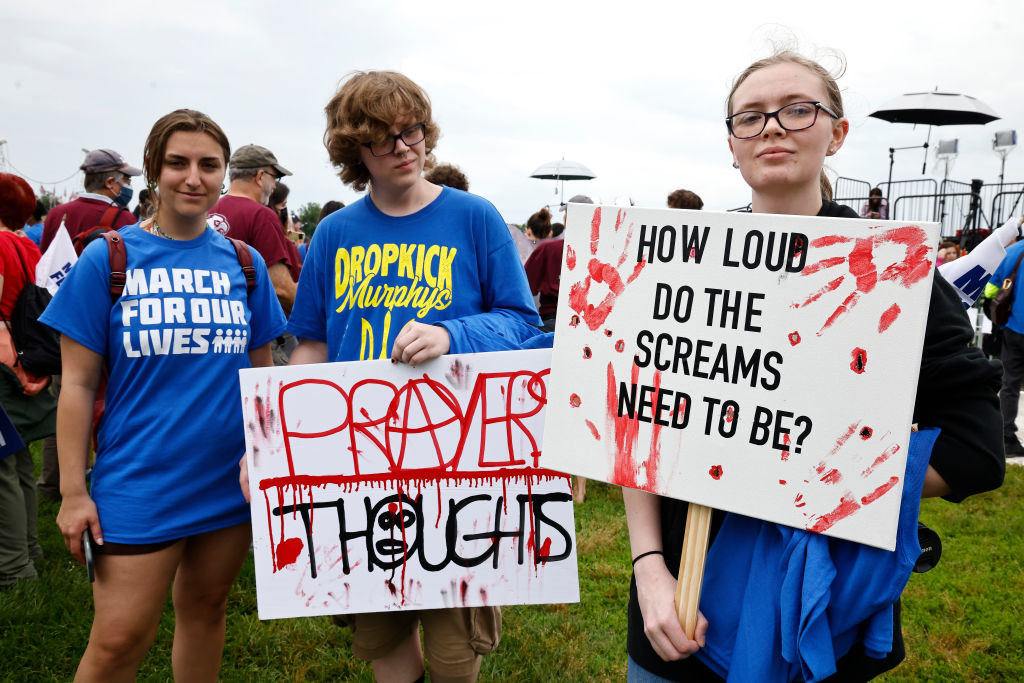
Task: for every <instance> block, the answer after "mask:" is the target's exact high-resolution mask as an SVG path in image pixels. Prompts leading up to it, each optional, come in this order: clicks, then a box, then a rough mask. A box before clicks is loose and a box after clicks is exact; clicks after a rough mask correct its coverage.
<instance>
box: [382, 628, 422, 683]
mask: <svg viewBox="0 0 1024 683" xmlns="http://www.w3.org/2000/svg"><path fill="white" fill-rule="evenodd" d="M422 675H423V650H422V648H421V647H420V630H419V628H416V629H413V631H412V633H410V634H409V637H408V638H406V639H405V640H403V641H402V642H400V643H399V644H398V645H396V646H395V649H394V650H392V651H391V652H389V653H388V654H387V655H385V656H383V657H381V658H379V659H375V660H373V676H374V678H376V679H377V680H378V681H381V683H412V682H413V681H415V680H416V679H418V678H419V677H420V676H422Z"/></svg>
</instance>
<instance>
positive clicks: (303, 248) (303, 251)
mask: <svg viewBox="0 0 1024 683" xmlns="http://www.w3.org/2000/svg"><path fill="white" fill-rule="evenodd" d="M297 249H298V252H299V256H301V257H302V260H303V261H305V260H306V250H307V249H309V245H308V244H306V243H305V242H303V243H302V244H300V245H299V246H298V247H297Z"/></svg>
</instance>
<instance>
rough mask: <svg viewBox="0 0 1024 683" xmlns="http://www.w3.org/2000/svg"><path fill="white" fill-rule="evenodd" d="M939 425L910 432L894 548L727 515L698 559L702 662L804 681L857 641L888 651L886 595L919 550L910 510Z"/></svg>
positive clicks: (745, 674) (879, 652) (751, 676)
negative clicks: (704, 626) (701, 564)
mask: <svg viewBox="0 0 1024 683" xmlns="http://www.w3.org/2000/svg"><path fill="white" fill-rule="evenodd" d="M939 431H940V430H938V429H926V430H921V431H918V432H915V433H914V434H912V435H911V437H910V450H909V453H908V455H907V470H906V475H905V477H904V481H903V496H902V499H901V503H900V517H899V527H898V531H897V540H896V549H895V551H893V552H889V551H887V550H882V549H879V548H873V547H870V546H866V545H861V544H859V543H853V542H851V541H844V540H840V539H835V538H830V537H828V536H824V535H821V534H815V533H812V532H808V531H804V530H801V529H794V528H791V527H785V526H781V525H778V524H773V523H771V522H764V521H761V520H756V519H752V518H750V517H744V516H742V515H735V514H729V515H727V516H726V518H725V521H724V522H723V524H722V528H721V530H720V531H719V533H718V536H717V537H716V538H715V542H714V544H713V545H712V547H711V550H710V551H709V553H708V557H707V562H706V566H705V572H704V577H705V578H704V587H703V591H702V595H701V604H700V608H701V611H702V612H703V613H704V615H705V616H706V617H707V619H708V624H709V625H708V632H707V646H706V647H705V648H703V649H702V650H700V651H699V652H698V653H697V656H698V657H699V658H700V659H701V661H703V662H704V663H705V664H707V665H708V666H709V667H710V668H711V669H713V670H714V671H715V673H717V674H718V675H720V676H722V677H727V678H728V679H729V680H736V681H747V680H757V681H780V682H782V681H792V680H797V679H802V680H804V681H807V682H808V683H811V682H813V681H819V680H822V679H824V678H827V677H828V676H831V675H832V674H833V673H835V671H836V666H835V663H836V660H838V659H839V658H840V657H842V656H843V655H844V654H846V653H847V652H849V650H850V648H851V647H852V646H853V645H854V643H856V642H862V643H863V644H864V647H865V651H866V652H867V653H868V654H869V655H870V656H873V657H878V658H881V657H884V656H885V655H886V654H888V652H889V650H890V649H891V648H892V641H893V616H892V615H893V604H894V603H895V602H896V601H897V600H898V599H899V596H900V594H901V593H902V592H903V589H904V587H905V586H906V584H907V581H908V580H909V578H910V573H911V570H912V569H913V567H914V562H915V561H916V560H917V557H918V555H920V552H921V548H920V544H919V543H918V538H917V517H918V510H919V509H920V500H921V490H922V487H923V486H924V475H925V472H926V471H927V469H928V460H929V457H930V455H931V451H932V446H933V445H934V443H935V439H936V437H937V436H938V434H939Z"/></svg>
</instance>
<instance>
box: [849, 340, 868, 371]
mask: <svg viewBox="0 0 1024 683" xmlns="http://www.w3.org/2000/svg"><path fill="white" fill-rule="evenodd" d="M850 357H851V358H852V359H853V360H851V361H850V369H851V370H853V371H854V372H856V373H857V374H858V375H862V374H864V369H865V368H866V367H867V364H868V352H867V351H865V350H864V349H862V348H860V347H859V346H858V347H857V348H855V349H854V350H853V351H851V352H850Z"/></svg>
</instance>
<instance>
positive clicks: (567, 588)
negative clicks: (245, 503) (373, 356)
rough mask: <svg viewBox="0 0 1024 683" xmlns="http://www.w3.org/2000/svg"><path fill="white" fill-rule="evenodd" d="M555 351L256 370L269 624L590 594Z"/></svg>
mask: <svg viewBox="0 0 1024 683" xmlns="http://www.w3.org/2000/svg"><path fill="white" fill-rule="evenodd" d="M550 359H551V352H550V351H549V350H538V351H515V352H501V353H483V354H465V355H458V356H456V355H452V356H444V357H442V358H438V359H436V360H434V361H431V362H429V363H426V364H424V365H421V366H419V367H416V368H411V367H409V366H407V365H394V364H392V363H391V362H390V361H388V360H383V361H364V362H356V363H325V364H319V365H298V366H291V367H279V368H253V369H249V370H243V371H242V372H241V373H240V378H241V389H242V406H243V413H244V415H245V421H246V425H245V433H246V458H247V461H248V466H249V486H250V494H251V501H252V502H251V506H252V520H253V551H254V554H255V558H256V587H257V599H258V607H259V615H260V618H261V619H276V618H282V617H297V616H308V615H315V614H344V613H357V612H379V611H385V610H404V609H433V608H440V607H469V606H479V605H502V604H530V603H560V602H576V601H577V600H579V584H578V579H577V573H576V536H575V526H574V522H573V508H572V495H571V491H570V484H569V477H568V476H566V475H564V474H562V473H560V472H556V471H554V470H550V469H548V468H547V463H546V459H544V458H542V457H541V452H540V443H541V439H542V438H543V431H544V416H545V408H546V404H547V397H548V390H547V380H548V375H549V372H550V370H549V368H550Z"/></svg>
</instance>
